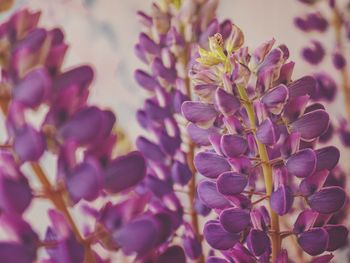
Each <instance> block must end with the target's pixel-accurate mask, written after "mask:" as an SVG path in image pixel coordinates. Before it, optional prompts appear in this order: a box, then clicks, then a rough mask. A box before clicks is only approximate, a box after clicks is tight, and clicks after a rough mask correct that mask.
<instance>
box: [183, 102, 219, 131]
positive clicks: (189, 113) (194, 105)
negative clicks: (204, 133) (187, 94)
mask: <svg viewBox="0 0 350 263" xmlns="http://www.w3.org/2000/svg"><path fill="white" fill-rule="evenodd" d="M182 114H183V116H184V117H185V118H186V119H187V120H188V121H190V122H193V123H195V124H197V125H198V126H200V127H203V128H204V127H209V126H211V125H212V124H213V122H214V120H215V119H216V117H217V115H218V112H217V111H216V110H215V108H214V105H212V104H206V103H202V102H195V101H185V102H184V103H183V104H182Z"/></svg>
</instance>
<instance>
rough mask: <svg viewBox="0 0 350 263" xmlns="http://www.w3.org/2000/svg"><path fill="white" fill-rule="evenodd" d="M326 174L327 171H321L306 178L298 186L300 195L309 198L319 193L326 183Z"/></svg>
mask: <svg viewBox="0 0 350 263" xmlns="http://www.w3.org/2000/svg"><path fill="white" fill-rule="evenodd" d="M328 174H329V171H327V170H322V171H319V172H315V173H313V174H311V175H309V176H308V177H306V178H305V179H304V180H302V181H301V183H300V185H299V191H300V193H301V194H302V195H304V196H309V195H312V194H313V193H315V192H317V191H319V190H320V189H321V187H322V186H323V185H324V183H325V182H326V179H327V177H328Z"/></svg>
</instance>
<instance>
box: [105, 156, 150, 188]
mask: <svg viewBox="0 0 350 263" xmlns="http://www.w3.org/2000/svg"><path fill="white" fill-rule="evenodd" d="M145 175H146V163H145V159H144V157H143V156H142V155H141V153H140V152H131V153H129V154H128V155H125V156H121V157H118V158H117V159H115V160H113V161H112V162H111V163H110V164H109V165H108V166H107V168H106V170H105V182H104V183H105V188H106V189H107V190H108V191H110V192H112V193H117V192H120V191H123V190H126V189H128V188H130V187H132V186H135V185H136V184H138V183H139V182H140V181H141V180H142V179H143V178H144V177H145Z"/></svg>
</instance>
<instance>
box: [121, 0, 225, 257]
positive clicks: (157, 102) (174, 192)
mask: <svg viewBox="0 0 350 263" xmlns="http://www.w3.org/2000/svg"><path fill="white" fill-rule="evenodd" d="M217 5H218V1H217V0H206V1H192V0H185V1H160V3H159V5H158V4H155V3H154V4H153V5H152V11H151V14H150V15H147V14H145V13H143V12H139V13H138V17H139V20H140V21H141V23H142V25H143V26H144V32H142V33H141V34H140V35H139V41H138V43H137V45H136V46H135V52H136V55H137V56H138V57H139V58H140V60H141V61H142V62H144V63H145V64H146V65H149V66H150V69H149V70H148V72H146V71H145V70H141V69H139V70H136V72H135V79H136V81H137V83H138V84H139V85H140V86H141V87H142V88H143V89H145V90H146V91H147V93H148V94H149V97H148V98H147V99H146V100H145V103H144V106H143V108H142V109H140V110H139V111H138V112H137V119H138V121H139V123H140V125H141V126H142V128H144V129H145V130H147V132H148V133H149V134H151V136H149V137H148V138H146V137H145V136H141V137H139V138H138V139H137V141H136V146H137V148H138V149H139V150H140V151H141V152H142V153H143V154H144V156H145V158H146V159H147V176H146V178H145V180H144V181H143V184H142V185H143V187H144V190H145V191H147V192H149V193H151V196H152V197H151V200H150V201H149V206H150V208H149V209H147V211H146V213H147V214H148V216H149V218H151V216H153V218H155V219H157V218H158V221H159V214H164V213H167V214H168V217H169V215H171V216H172V217H173V218H172V219H171V220H169V219H168V221H170V222H171V228H170V229H169V231H168V232H164V231H159V230H158V232H157V234H156V233H154V235H153V239H154V240H156V239H158V240H159V239H160V238H159V235H162V238H161V239H160V240H162V242H156V241H155V242H152V244H153V245H152V246H150V245H149V236H148V234H147V231H148V228H146V227H145V229H143V231H139V234H138V236H137V237H136V238H137V239H138V240H140V239H144V244H145V245H146V244H147V246H148V247H141V246H140V247H137V248H136V247H133V249H129V251H127V252H137V254H138V256H139V257H143V258H144V260H146V258H153V260H155V258H157V257H158V255H162V254H163V253H170V252H167V251H168V250H171V251H173V250H174V251H173V252H172V254H171V255H172V257H176V260H175V259H173V260H175V261H176V262H185V261H186V259H185V255H186V256H187V258H188V259H191V260H198V261H199V262H204V259H203V256H202V247H201V243H200V239H201V238H200V236H201V234H200V231H201V229H200V227H199V219H198V217H199V215H200V214H207V213H208V212H209V211H210V210H209V209H208V208H207V207H205V206H204V205H203V204H202V203H201V202H200V200H198V199H197V197H196V190H195V186H196V178H195V168H194V166H193V156H194V150H195V143H194V142H191V141H190V140H189V139H188V138H187V137H186V134H184V123H185V120H184V119H183V118H182V116H181V105H182V103H183V102H184V101H187V100H190V98H191V95H192V91H191V86H190V81H189V78H188V70H189V62H190V57H191V56H192V53H193V52H192V50H193V46H195V45H196V44H197V43H200V44H202V45H203V46H207V39H208V37H209V36H211V35H213V34H214V33H215V32H217V30H219V29H220V28H223V27H225V26H226V25H227V22H225V23H222V24H219V23H218V21H217V20H216V19H215V13H216V8H217ZM186 204H188V205H186ZM140 217H143V215H138V216H137V217H135V218H134V219H133V220H132V221H131V222H130V223H129V224H128V225H127V226H126V227H127V228H130V229H131V228H132V227H131V226H132V225H133V224H134V222H138V221H139V220H140V219H139V218H140ZM162 218H165V219H167V217H164V216H162ZM155 219H153V221H155ZM129 225H130V227H129ZM158 229H159V228H158ZM129 236H131V235H129ZM177 236H178V237H180V242H181V244H182V248H181V247H177V246H176V250H175V248H174V246H173V242H177V241H176V237H177ZM174 239H175V241H174ZM146 252H147V253H146ZM175 252H176V253H175ZM160 257H161V256H160ZM162 262H163V261H162ZM164 262H168V261H164Z"/></svg>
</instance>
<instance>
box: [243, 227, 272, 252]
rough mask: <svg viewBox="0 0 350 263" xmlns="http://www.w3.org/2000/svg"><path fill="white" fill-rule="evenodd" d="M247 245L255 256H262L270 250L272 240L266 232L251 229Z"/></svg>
mask: <svg viewBox="0 0 350 263" xmlns="http://www.w3.org/2000/svg"><path fill="white" fill-rule="evenodd" d="M247 245H248V248H249V250H250V252H252V253H253V254H254V255H255V256H261V255H262V254H263V253H265V252H266V251H268V250H269V249H270V246H271V243H270V239H269V237H268V236H267V234H266V233H265V232H264V231H261V230H258V229H251V230H250V232H249V234H248V236H247Z"/></svg>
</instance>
